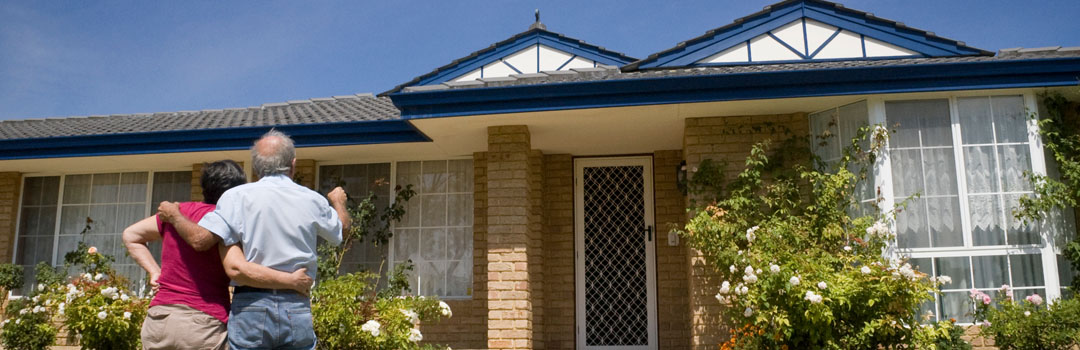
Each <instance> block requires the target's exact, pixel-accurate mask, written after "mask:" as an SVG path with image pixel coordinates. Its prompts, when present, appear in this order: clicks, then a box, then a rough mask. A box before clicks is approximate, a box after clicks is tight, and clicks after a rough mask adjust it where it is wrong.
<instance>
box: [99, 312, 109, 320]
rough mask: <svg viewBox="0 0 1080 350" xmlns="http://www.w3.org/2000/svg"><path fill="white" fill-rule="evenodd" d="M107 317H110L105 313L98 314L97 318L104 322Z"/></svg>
mask: <svg viewBox="0 0 1080 350" xmlns="http://www.w3.org/2000/svg"><path fill="white" fill-rule="evenodd" d="M106 317H109V314H107V313H105V311H102V312H99V313H98V314H97V318H99V319H102V320H104V319H105V318H106Z"/></svg>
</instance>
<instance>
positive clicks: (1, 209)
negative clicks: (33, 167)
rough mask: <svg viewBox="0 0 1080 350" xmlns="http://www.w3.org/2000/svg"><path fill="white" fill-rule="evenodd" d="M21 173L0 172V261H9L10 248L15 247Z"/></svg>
mask: <svg viewBox="0 0 1080 350" xmlns="http://www.w3.org/2000/svg"><path fill="white" fill-rule="evenodd" d="M21 183H22V174H21V173H18V172H2V173H0V259H3V260H0V261H3V262H8V261H11V255H12V253H13V252H12V248H13V247H15V234H16V233H15V223H16V222H17V221H18V220H19V218H18V217H16V215H18V212H19V188H20V187H22V186H21V185H22V184H21Z"/></svg>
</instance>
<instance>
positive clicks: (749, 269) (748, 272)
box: [743, 265, 754, 275]
mask: <svg viewBox="0 0 1080 350" xmlns="http://www.w3.org/2000/svg"><path fill="white" fill-rule="evenodd" d="M743 274H746V275H753V274H754V267H753V266H750V265H746V268H745V269H743Z"/></svg>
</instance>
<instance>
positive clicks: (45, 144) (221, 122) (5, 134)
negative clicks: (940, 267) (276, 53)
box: [0, 94, 430, 160]
mask: <svg viewBox="0 0 1080 350" xmlns="http://www.w3.org/2000/svg"><path fill="white" fill-rule="evenodd" d="M272 128H273V129H278V130H280V131H282V132H284V133H286V134H288V135H289V136H291V137H292V139H293V141H294V143H295V145H296V146H297V147H319V146H341V145H362V144H377V143H397V142H423V141H430V139H429V138H428V137H427V136H426V135H424V134H423V133H421V132H420V131H419V130H417V129H416V127H414V126H413V125H412V124H410V123H409V122H408V121H406V120H403V119H402V118H401V114H400V113H399V112H398V110H397V108H395V107H394V105H393V104H391V102H390V99H388V98H386V97H375V96H373V95H371V94H362V95H351V96H335V97H333V98H315V99H310V100H302V101H289V102H285V103H271V104H265V105H263V106H261V107H251V108H237V109H223V110H206V111H190V112H173V113H154V114H126V115H110V116H90V117H70V118H46V119H28V120H12V121H3V122H0V160H3V159H34V158H56V157H86V156H104V155H128V154H150V153H175V152H202V151H224V150H242V149H246V148H248V147H250V146H251V142H252V141H253V140H255V139H257V138H258V137H259V136H261V135H262V134H263V133H265V132H266V131H267V130H270V129H272Z"/></svg>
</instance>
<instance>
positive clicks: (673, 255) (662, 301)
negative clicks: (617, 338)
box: [653, 150, 690, 350]
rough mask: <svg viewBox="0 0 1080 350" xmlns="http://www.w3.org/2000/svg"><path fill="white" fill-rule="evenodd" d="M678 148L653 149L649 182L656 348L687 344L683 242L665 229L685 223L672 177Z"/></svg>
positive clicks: (683, 201)
mask: <svg viewBox="0 0 1080 350" xmlns="http://www.w3.org/2000/svg"><path fill="white" fill-rule="evenodd" d="M682 160H683V155H682V151H680V150H674V151H656V152H655V153H654V155H653V183H654V187H653V188H654V189H655V197H656V201H655V203H656V204H655V205H656V209H655V212H656V285H657V288H656V289H657V290H656V292H657V303H656V308H657V310H656V311H657V322H658V325H657V329H658V331H659V332H660V334H659V340H660V344H659V347H660V349H665V350H667V349H688V348H689V347H690V315H688V314H687V312H686V310H687V309H688V308H689V307H690V304H689V302H690V301H689V296H688V295H687V292H686V291H687V290H688V282H687V280H686V278H687V274H686V271H687V260H686V248H685V247H686V242H685V240H684V239H682V237H680V239H679V244H677V245H674V246H672V245H669V244H668V240H667V233H668V232H669V231H670V230H671V229H672V228H680V229H681V228H683V227H684V226H686V197H685V196H683V194H682V192H680V191H679V187H678V180H677V178H676V176H677V171H678V169H679V163H680V162H682Z"/></svg>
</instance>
